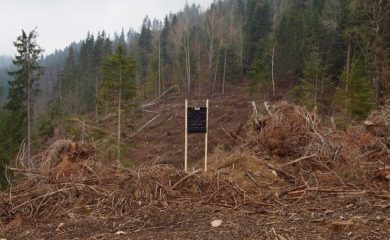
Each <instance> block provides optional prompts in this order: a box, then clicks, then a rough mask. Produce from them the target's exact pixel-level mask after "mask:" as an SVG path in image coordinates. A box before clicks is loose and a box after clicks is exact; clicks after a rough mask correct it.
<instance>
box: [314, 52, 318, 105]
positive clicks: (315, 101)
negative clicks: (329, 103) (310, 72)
mask: <svg viewBox="0 0 390 240" xmlns="http://www.w3.org/2000/svg"><path fill="white" fill-rule="evenodd" d="M318 58H319V56H318V49H316V65H315V72H316V79H315V89H314V109H315V111H317V102H318Z"/></svg>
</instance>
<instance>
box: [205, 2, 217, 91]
mask: <svg viewBox="0 0 390 240" xmlns="http://www.w3.org/2000/svg"><path fill="white" fill-rule="evenodd" d="M214 8H215V6H213V8H212V9H211V18H210V22H209V26H208V28H207V35H208V41H209V46H208V60H209V94H211V93H212V79H213V60H214V37H215V35H214V34H215V33H214V31H215V29H214V28H215V22H214V21H215V10H214Z"/></svg>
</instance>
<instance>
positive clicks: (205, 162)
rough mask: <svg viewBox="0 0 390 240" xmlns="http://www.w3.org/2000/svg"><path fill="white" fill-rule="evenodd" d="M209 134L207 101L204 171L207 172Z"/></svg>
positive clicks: (207, 103)
mask: <svg viewBox="0 0 390 240" xmlns="http://www.w3.org/2000/svg"><path fill="white" fill-rule="evenodd" d="M208 134H209V100H208V99H207V100H206V134H205V138H204V171H205V172H207V144H208V143H207V141H208Z"/></svg>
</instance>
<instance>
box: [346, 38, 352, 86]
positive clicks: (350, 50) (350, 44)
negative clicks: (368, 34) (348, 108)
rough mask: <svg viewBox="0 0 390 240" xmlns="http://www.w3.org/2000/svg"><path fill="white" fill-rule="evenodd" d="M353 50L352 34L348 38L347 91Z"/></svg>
mask: <svg viewBox="0 0 390 240" xmlns="http://www.w3.org/2000/svg"><path fill="white" fill-rule="evenodd" d="M351 52H352V34H350V35H349V40H348V53H347V54H348V56H347V79H346V82H345V92H346V93H348V91H349V77H350V76H349V73H350V68H351Z"/></svg>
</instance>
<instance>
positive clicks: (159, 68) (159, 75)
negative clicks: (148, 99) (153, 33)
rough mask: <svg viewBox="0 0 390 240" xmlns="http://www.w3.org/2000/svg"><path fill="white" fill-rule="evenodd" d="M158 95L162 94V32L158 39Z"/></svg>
mask: <svg viewBox="0 0 390 240" xmlns="http://www.w3.org/2000/svg"><path fill="white" fill-rule="evenodd" d="M158 96H161V34H160V37H159V39H158Z"/></svg>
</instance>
